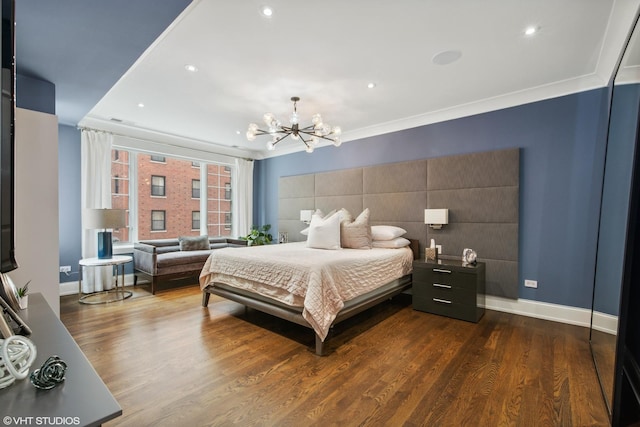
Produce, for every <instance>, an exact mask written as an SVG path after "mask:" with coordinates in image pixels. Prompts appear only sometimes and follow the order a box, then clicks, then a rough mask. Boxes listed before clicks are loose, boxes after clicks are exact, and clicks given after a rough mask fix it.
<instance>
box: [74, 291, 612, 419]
mask: <svg viewBox="0 0 640 427" xmlns="http://www.w3.org/2000/svg"><path fill="white" fill-rule="evenodd" d="M147 291H148V289H147V288H145V287H144V286H142V287H141V286H138V287H136V290H135V293H134V297H133V298H130V299H128V300H125V301H122V302H117V303H110V304H106V305H96V306H87V305H81V304H78V302H77V297H76V296H66V297H62V298H61V318H62V321H63V322H64V323H65V325H66V326H67V328H68V329H69V331H70V332H71V334H72V335H73V336H74V338H75V339H76V341H77V342H78V344H79V345H80V347H81V348H82V350H83V351H84V352H85V354H86V355H87V357H88V358H89V360H90V361H91V363H92V364H93V366H94V367H95V369H96V371H97V372H98V374H99V375H100V376H101V377H102V378H103V380H104V382H105V383H106V384H107V386H108V387H109V389H110V390H111V392H112V393H113V395H114V396H115V398H116V399H117V400H118V402H119V403H120V405H121V406H122V409H123V416H121V417H119V418H117V419H115V420H113V421H111V422H109V423H107V426H116V425H123V426H151V425H153V426H173V425H181V426H200V425H203V426H204V425H210V426H224V425H242V426H251V425H259V426H271V425H273V426H302V425H305V426H306V425H322V426H332V425H335V426H359V425H367V426H401V425H405V426H418V425H425V426H607V425H609V422H608V417H607V413H606V409H605V405H604V402H603V399H602V396H601V392H600V387H599V385H598V382H597V378H596V375H595V371H594V367H593V363H592V360H591V355H590V351H589V344H588V336H589V335H588V334H589V332H588V330H587V329H586V328H581V327H576V326H570V325H564V324H559V323H553V322H548V321H544V320H538V319H533V318H527V317H521V316H515V315H510V314H506V313H500V312H495V311H487V313H486V314H485V316H484V317H483V318H482V320H481V321H480V322H479V323H478V324H474V323H468V322H464V321H459V320H454V319H449V318H445V317H440V316H435V315H431V314H427V313H422V312H418V311H414V310H413V309H412V308H411V301H410V298H409V297H407V296H405V295H401V296H399V297H397V298H395V299H394V300H392V301H388V302H386V303H384V304H382V305H380V306H378V307H375V308H373V309H371V310H369V311H367V312H365V313H362V314H361V315H359V316H357V317H356V318H354V319H350V320H348V321H346V322H344V323H342V324H340V325H338V326H337V327H336V328H335V330H334V331H333V333H332V339H331V341H330V342H329V346H328V347H329V351H330V354H329V355H328V356H326V357H318V356H316V355H315V354H314V353H313V351H312V347H313V344H314V339H313V334H312V332H311V330H309V329H306V328H304V327H301V326H297V325H294V324H291V323H288V322H285V321H282V320H280V319H276V318H273V317H271V316H268V315H265V314H263V313H260V312H257V311H254V310H248V311H246V312H245V309H244V307H242V306H240V305H238V304H236V303H233V302H230V301H226V300H224V299H222V298H219V297H216V296H212V297H211V301H210V303H209V307H208V308H203V307H201V305H200V300H201V293H200V291H199V289H198V287H197V286H189V287H186V288H180V289H175V290H169V291H165V292H160V293H157V294H156V295H151V294H150V293H149V292H147Z"/></svg>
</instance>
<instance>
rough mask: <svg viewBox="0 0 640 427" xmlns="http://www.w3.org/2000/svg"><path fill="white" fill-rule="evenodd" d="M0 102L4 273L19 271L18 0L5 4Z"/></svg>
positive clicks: (0, 226)
mask: <svg viewBox="0 0 640 427" xmlns="http://www.w3.org/2000/svg"><path fill="white" fill-rule="evenodd" d="M0 49H1V51H0V56H1V57H2V70H1V77H2V99H1V101H0V273H7V272H9V271H12V270H15V269H16V268H18V263H17V262H16V257H15V230H14V215H15V214H14V208H15V196H14V191H15V178H14V175H15V174H14V164H15V159H14V147H15V105H16V104H15V87H16V84H15V76H16V61H15V0H2V43H1V45H0Z"/></svg>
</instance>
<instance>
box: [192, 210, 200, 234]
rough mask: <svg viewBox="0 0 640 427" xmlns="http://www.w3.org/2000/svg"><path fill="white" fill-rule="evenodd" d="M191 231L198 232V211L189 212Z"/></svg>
mask: <svg viewBox="0 0 640 427" xmlns="http://www.w3.org/2000/svg"><path fill="white" fill-rule="evenodd" d="M191 229H192V230H200V211H193V212H191Z"/></svg>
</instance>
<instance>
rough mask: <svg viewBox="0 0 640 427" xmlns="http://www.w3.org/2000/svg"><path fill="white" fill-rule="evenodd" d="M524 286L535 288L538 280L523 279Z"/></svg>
mask: <svg viewBox="0 0 640 427" xmlns="http://www.w3.org/2000/svg"><path fill="white" fill-rule="evenodd" d="M524 287H525V288H537V287H538V281H537V280H527V279H525V281H524Z"/></svg>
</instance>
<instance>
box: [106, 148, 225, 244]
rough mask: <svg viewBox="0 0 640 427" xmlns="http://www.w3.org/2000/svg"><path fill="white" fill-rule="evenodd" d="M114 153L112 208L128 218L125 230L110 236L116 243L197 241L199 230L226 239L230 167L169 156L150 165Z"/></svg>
mask: <svg viewBox="0 0 640 427" xmlns="http://www.w3.org/2000/svg"><path fill="white" fill-rule="evenodd" d="M118 151H119V154H118V159H119V160H117V161H116V160H115V154H114V155H113V156H112V164H111V176H112V187H111V188H112V190H113V193H112V198H111V201H112V206H113V207H118V208H122V209H127V210H128V211H129V212H130V213H131V214H130V217H129V221H130V222H129V224H128V227H127V228H124V229H120V230H114V237H116V234H117V233H119V234H118V235H117V238H118V240H119V242H132V241H138V240H146V239H154V238H158V233H159V232H161V233H163V238H164V237H166V238H171V237H178V236H188V235H199V234H200V230H201V229H202V230H203V231H202V232H203V234H204V233H205V231H204V230H206V233H207V234H209V235H210V236H221V237H222V236H225V237H226V236H231V233H232V230H233V223H232V221H231V206H232V201H231V200H230V199H228V198H225V194H231V195H233V193H232V192H231V190H232V182H231V175H232V174H233V166H231V167H229V166H225V165H222V164H217V163H208V162H206V161H204V160H200V159H190V158H189V159H186V160H185V159H178V158H174V157H169V156H167V157H164V156H159V157H162V158H163V159H164V160H165V161H164V163H159V162H153V161H150V159H151V155H152V153H138V152H136V151H132V150H131V151H130V150H126V149H123V148H121V147H118ZM194 164H198V165H199V167H193V166H194ZM169 171H171V173H169ZM116 181H117V182H118V183H117V184H116ZM116 188H117V190H118V192H117V193H116V191H115V189H116ZM169 189H170V190H171V191H169Z"/></svg>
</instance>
